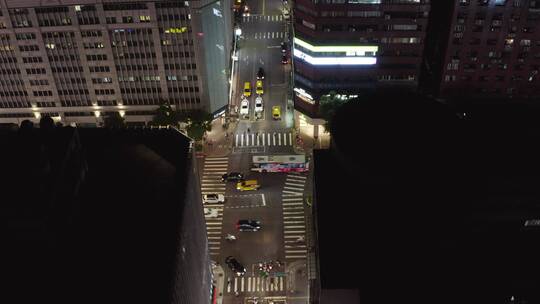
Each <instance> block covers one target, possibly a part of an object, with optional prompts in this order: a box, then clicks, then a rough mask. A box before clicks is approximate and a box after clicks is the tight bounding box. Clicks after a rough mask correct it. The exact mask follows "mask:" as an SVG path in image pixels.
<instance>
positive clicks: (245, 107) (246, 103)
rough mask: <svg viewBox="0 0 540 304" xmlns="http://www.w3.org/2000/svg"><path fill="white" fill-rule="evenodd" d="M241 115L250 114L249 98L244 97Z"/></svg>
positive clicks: (241, 104)
mask: <svg viewBox="0 0 540 304" xmlns="http://www.w3.org/2000/svg"><path fill="white" fill-rule="evenodd" d="M240 115H244V116H248V115H249V100H247V99H244V100H242V102H241V103H240Z"/></svg>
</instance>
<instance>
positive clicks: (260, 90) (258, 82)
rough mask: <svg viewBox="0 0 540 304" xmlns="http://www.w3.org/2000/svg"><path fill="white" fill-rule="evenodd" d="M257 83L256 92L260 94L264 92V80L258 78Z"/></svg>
mask: <svg viewBox="0 0 540 304" xmlns="http://www.w3.org/2000/svg"><path fill="white" fill-rule="evenodd" d="M256 84H257V85H256V86H255V92H256V93H257V94H259V95H262V94H263V93H264V90H263V86H262V80H257V83H256Z"/></svg>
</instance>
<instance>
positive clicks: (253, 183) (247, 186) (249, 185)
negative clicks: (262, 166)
mask: <svg viewBox="0 0 540 304" xmlns="http://www.w3.org/2000/svg"><path fill="white" fill-rule="evenodd" d="M260 187H261V185H259V182H258V181H257V180H255V179H252V180H246V181H242V182H239V183H237V184H236V190H240V191H251V190H258V189H259V188H260Z"/></svg>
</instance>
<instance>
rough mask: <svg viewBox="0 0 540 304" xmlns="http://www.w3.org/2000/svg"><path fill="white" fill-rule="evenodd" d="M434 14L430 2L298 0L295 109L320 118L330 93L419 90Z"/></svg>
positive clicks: (348, 94) (349, 93)
mask: <svg viewBox="0 0 540 304" xmlns="http://www.w3.org/2000/svg"><path fill="white" fill-rule="evenodd" d="M429 11H430V1H429V0H347V1H345V0H298V1H295V2H294V46H293V54H292V56H293V57H294V59H293V64H294V89H293V90H294V102H295V108H296V109H297V110H299V111H301V112H303V113H305V114H307V115H309V116H317V112H318V102H319V99H320V97H321V96H323V95H325V94H328V92H330V91H336V93H338V94H340V95H345V96H351V95H352V96H354V95H358V94H361V93H362V92H364V91H368V90H369V91H371V90H374V89H384V88H397V87H399V88H405V89H411V90H416V89H417V86H418V78H419V73H420V65H421V62H422V56H423V49H424V39H425V36H426V27H427V21H428V17H429Z"/></svg>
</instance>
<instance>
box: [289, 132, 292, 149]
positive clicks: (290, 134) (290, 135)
mask: <svg viewBox="0 0 540 304" xmlns="http://www.w3.org/2000/svg"><path fill="white" fill-rule="evenodd" d="M289 142H290V143H289V145H291V146H292V133H289Z"/></svg>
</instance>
